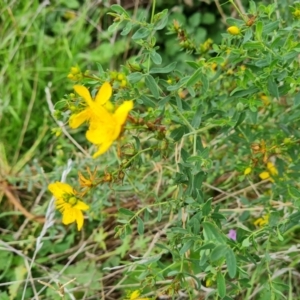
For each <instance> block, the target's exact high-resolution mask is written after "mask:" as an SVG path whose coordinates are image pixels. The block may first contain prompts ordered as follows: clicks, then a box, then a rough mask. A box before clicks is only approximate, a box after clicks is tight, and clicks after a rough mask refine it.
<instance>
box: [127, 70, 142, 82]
mask: <svg viewBox="0 0 300 300" xmlns="http://www.w3.org/2000/svg"><path fill="white" fill-rule="evenodd" d="M142 78H143V74H142V73H140V72H134V73H131V74H129V75H128V76H127V79H128V81H129V82H130V83H136V82H139V81H140V80H141V79H142Z"/></svg>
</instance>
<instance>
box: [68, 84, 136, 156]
mask: <svg viewBox="0 0 300 300" xmlns="http://www.w3.org/2000/svg"><path fill="white" fill-rule="evenodd" d="M74 90H75V92H76V93H77V94H78V95H79V96H80V97H82V98H83V99H84V100H85V102H86V105H87V106H86V108H85V109H84V110H82V111H81V112H79V113H76V114H73V115H71V117H70V119H69V125H70V127H71V128H77V127H79V126H80V125H81V124H83V123H84V122H88V123H89V129H88V130H87V132H86V138H87V139H88V141H90V142H91V143H93V144H94V145H96V146H97V147H98V151H97V152H96V153H95V154H94V155H93V157H94V158H95V157H97V156H99V155H101V154H103V153H105V152H106V151H107V150H108V149H109V147H110V146H111V145H112V143H113V142H114V141H115V140H116V139H118V137H119V136H120V133H121V130H122V127H123V125H124V123H125V122H126V119H127V116H128V113H129V111H130V110H131V109H132V108H133V102H132V101H131V100H130V101H124V102H123V103H122V104H121V105H120V106H119V107H118V108H117V109H115V108H114V105H113V104H112V103H111V102H110V101H109V99H110V97H111V95H112V87H111V85H110V84H109V83H108V82H105V83H104V84H103V85H102V86H101V88H100V89H99V91H98V93H97V94H96V96H95V99H92V96H91V94H90V92H89V90H88V89H87V88H86V87H85V86H82V85H75V86H74Z"/></svg>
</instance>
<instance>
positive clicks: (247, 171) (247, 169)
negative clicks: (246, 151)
mask: <svg viewBox="0 0 300 300" xmlns="http://www.w3.org/2000/svg"><path fill="white" fill-rule="evenodd" d="M251 172H252V169H251V168H250V167H248V168H246V169H245V171H244V175H249V174H250V173H251Z"/></svg>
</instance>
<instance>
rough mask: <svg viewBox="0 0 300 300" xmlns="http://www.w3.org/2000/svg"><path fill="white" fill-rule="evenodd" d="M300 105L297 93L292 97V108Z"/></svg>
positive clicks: (299, 97)
mask: <svg viewBox="0 0 300 300" xmlns="http://www.w3.org/2000/svg"><path fill="white" fill-rule="evenodd" d="M298 105H300V93H297V94H296V95H295V97H294V107H295V106H298Z"/></svg>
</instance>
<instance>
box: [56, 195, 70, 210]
mask: <svg viewBox="0 0 300 300" xmlns="http://www.w3.org/2000/svg"><path fill="white" fill-rule="evenodd" d="M55 208H56V209H57V210H59V211H60V212H61V213H64V211H65V210H68V209H70V208H71V205H70V203H68V202H66V201H64V200H63V199H62V198H61V199H56V201H55Z"/></svg>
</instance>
